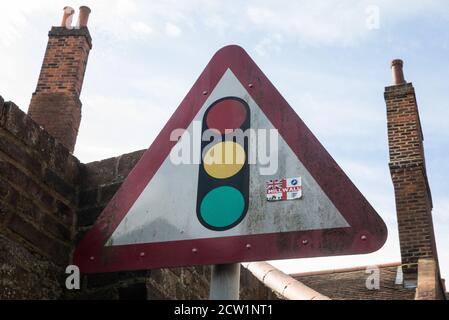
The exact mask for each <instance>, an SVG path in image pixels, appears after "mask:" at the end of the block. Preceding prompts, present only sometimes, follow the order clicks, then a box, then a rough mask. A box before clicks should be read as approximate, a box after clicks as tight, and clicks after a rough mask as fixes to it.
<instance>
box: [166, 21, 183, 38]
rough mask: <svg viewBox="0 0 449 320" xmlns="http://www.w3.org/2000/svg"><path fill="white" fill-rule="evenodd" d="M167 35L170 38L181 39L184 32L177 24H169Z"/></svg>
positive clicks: (167, 24)
mask: <svg viewBox="0 0 449 320" xmlns="http://www.w3.org/2000/svg"><path fill="white" fill-rule="evenodd" d="M165 33H166V34H167V35H168V36H169V37H179V36H180V35H181V33H182V30H181V28H180V27H178V26H177V25H176V24H173V23H171V22H167V23H166V24H165Z"/></svg>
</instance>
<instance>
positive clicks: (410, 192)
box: [385, 83, 437, 274]
mask: <svg viewBox="0 0 449 320" xmlns="http://www.w3.org/2000/svg"><path fill="white" fill-rule="evenodd" d="M385 101H386V104H387V119H388V139H389V144H390V171H391V176H392V180H393V185H394V189H395V197H396V210H397V217H398V226H399V239H400V245H401V255H402V263H403V264H405V269H404V272H406V273H414V274H416V271H417V263H418V259H419V258H426V257H433V258H437V253H436V246H435V236H434V231H433V223H432V213H431V212H432V197H431V193H430V189H429V185H428V180H427V175H426V165H425V158H424V147H423V134H422V129H421V123H420V120H419V113H418V106H417V103H416V96H415V91H414V88H413V85H412V84H410V83H409V84H402V85H395V86H391V87H387V88H386V91H385Z"/></svg>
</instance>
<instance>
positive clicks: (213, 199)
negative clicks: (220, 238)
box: [200, 187, 245, 230]
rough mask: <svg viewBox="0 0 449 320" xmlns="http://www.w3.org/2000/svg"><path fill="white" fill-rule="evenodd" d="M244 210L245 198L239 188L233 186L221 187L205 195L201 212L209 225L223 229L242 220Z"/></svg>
mask: <svg viewBox="0 0 449 320" xmlns="http://www.w3.org/2000/svg"><path fill="white" fill-rule="evenodd" d="M244 210H245V199H244V198H243V195H242V193H241V192H240V191H239V190H237V189H236V188H233V187H219V188H216V189H214V190H212V191H210V192H209V193H208V194H207V195H206V196H205V197H204V199H203V202H202V203H201V207H200V214H201V218H202V220H203V221H204V222H205V223H206V224H207V225H208V226H210V227H211V228H213V229H218V230H220V229H221V230H223V229H229V228H231V227H233V226H235V225H236V224H237V223H238V222H240V221H241V219H242V216H243V213H244Z"/></svg>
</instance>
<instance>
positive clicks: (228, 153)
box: [204, 141, 246, 179]
mask: <svg viewBox="0 0 449 320" xmlns="http://www.w3.org/2000/svg"><path fill="white" fill-rule="evenodd" d="M245 161H246V152H245V149H244V148H243V147H242V146H241V145H240V144H238V143H235V142H233V141H225V142H220V143H218V144H216V145H214V146H213V147H211V148H210V149H209V150H208V151H207V152H206V154H205V155H204V169H205V171H206V172H207V174H208V175H210V176H211V177H213V178H215V179H227V178H230V177H233V176H235V175H236V174H238V173H239V172H240V170H242V168H243V166H244V165H245Z"/></svg>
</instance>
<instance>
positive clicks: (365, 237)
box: [360, 235, 368, 241]
mask: <svg viewBox="0 0 449 320" xmlns="http://www.w3.org/2000/svg"><path fill="white" fill-rule="evenodd" d="M360 239H362V241H366V240H368V237H367V236H365V235H363V236H361V237H360Z"/></svg>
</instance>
